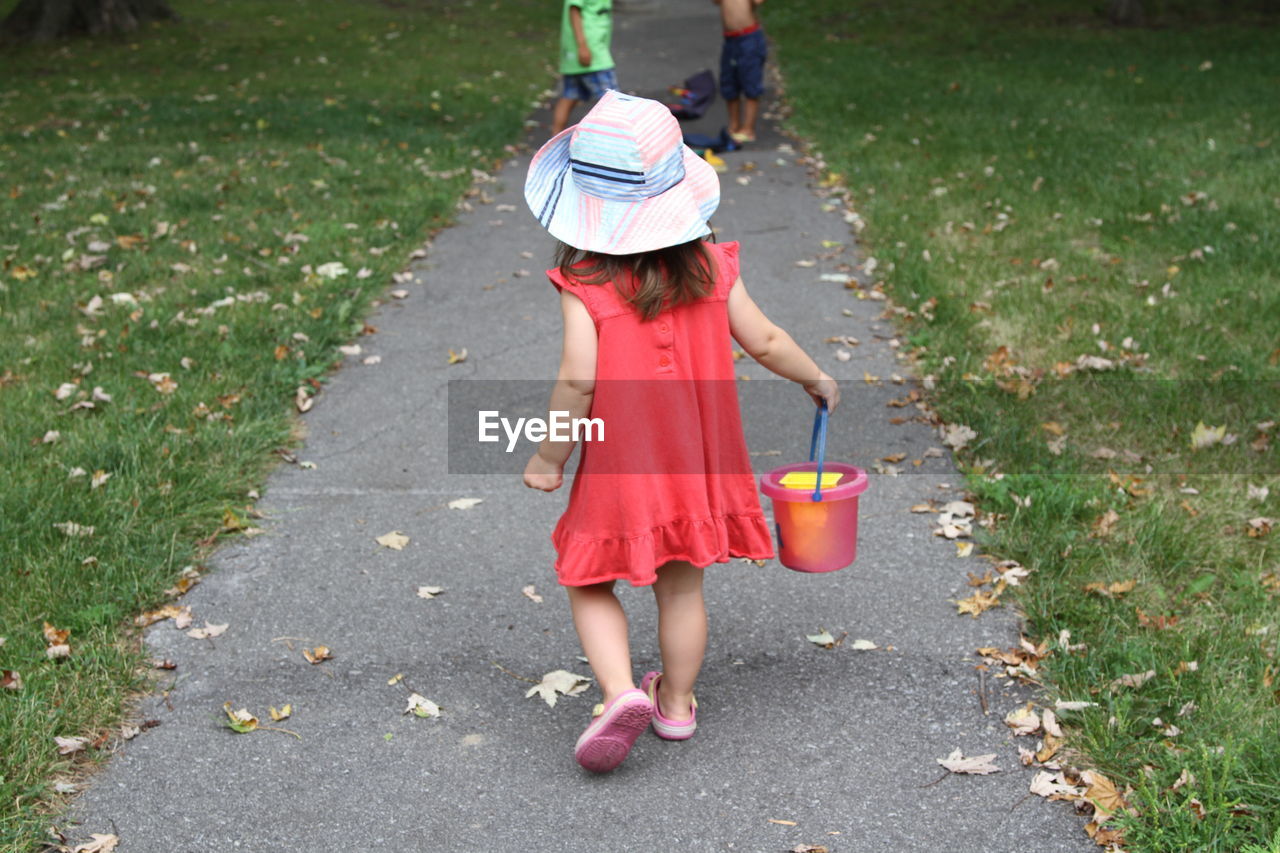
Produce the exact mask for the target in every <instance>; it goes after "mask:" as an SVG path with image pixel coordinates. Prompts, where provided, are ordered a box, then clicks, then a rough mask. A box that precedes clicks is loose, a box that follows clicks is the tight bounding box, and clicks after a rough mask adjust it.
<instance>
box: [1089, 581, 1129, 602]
mask: <svg viewBox="0 0 1280 853" xmlns="http://www.w3.org/2000/svg"><path fill="white" fill-rule="evenodd" d="M1137 585H1138V582H1137V581H1136V580H1134V579H1133V578H1130V579H1129V580H1127V581H1114V582H1112V583H1108V584H1104V583H1099V582H1094V583H1088V584H1085V585H1084V591H1085V592H1092V593H1094V594H1096V595H1101V596H1102V597H1103V598H1119V597H1120V596H1122V595H1124V594H1125V593H1126V592H1131V591H1132V590H1133V588H1134V587H1135V586H1137Z"/></svg>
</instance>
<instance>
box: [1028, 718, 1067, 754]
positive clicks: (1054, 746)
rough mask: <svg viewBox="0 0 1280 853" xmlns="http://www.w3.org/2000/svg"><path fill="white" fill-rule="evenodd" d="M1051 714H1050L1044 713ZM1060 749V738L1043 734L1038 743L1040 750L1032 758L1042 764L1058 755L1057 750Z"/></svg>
mask: <svg viewBox="0 0 1280 853" xmlns="http://www.w3.org/2000/svg"><path fill="white" fill-rule="evenodd" d="M1046 713H1051V712H1046ZM1061 748H1062V738H1060V737H1057V736H1055V735H1051V734H1047V733H1046V734H1045V736H1044V740H1042V741H1041V742H1040V749H1039V750H1037V752H1036V754H1035V756H1034V758H1035V760H1036V761H1038V762H1040V763H1041V764H1044V763H1045V762H1046V761H1049V760H1050V759H1052V758H1053V757H1054V756H1055V755H1057V754H1058V750H1059V749H1061Z"/></svg>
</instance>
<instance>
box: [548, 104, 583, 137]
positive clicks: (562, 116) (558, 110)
mask: <svg viewBox="0 0 1280 853" xmlns="http://www.w3.org/2000/svg"><path fill="white" fill-rule="evenodd" d="M577 105H578V102H577V100H575V99H573V98H560V99H558V100H557V101H556V105H555V107H554V108H553V109H552V110H551V135H552V136H555V135H556V134H557V133H559V132H560V131H562V130H564V129H565V128H566V127H568V126H569V116H571V115H572V114H573V108H574V107H576V106H577Z"/></svg>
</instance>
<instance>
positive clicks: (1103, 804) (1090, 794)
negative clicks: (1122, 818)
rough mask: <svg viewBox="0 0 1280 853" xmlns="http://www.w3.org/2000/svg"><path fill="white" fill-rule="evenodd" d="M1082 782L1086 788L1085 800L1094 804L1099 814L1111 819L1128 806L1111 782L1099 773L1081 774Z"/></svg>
mask: <svg viewBox="0 0 1280 853" xmlns="http://www.w3.org/2000/svg"><path fill="white" fill-rule="evenodd" d="M1080 781H1081V782H1083V783H1084V784H1085V786H1086V790H1085V795H1084V796H1085V799H1087V800H1088V801H1089V802H1091V803H1093V807H1094V808H1095V809H1096V810H1097V812H1098V813H1099V814H1101V815H1105V816H1107V817H1110V816H1111V815H1113V814H1115V813H1116V812H1118V811H1120V810H1122V809H1124V808H1125V807H1126V806H1127V805H1128V804H1127V803H1126V802H1125V801H1124V797H1123V796H1121V795H1120V792H1119V791H1117V790H1116V786H1115V785H1114V784H1112V782H1111V780H1110V779H1108V778H1107V777H1106V776H1103V775H1102V774H1101V773H1099V772H1098V771H1096V770H1086V771H1084V772H1083V773H1081V774H1080Z"/></svg>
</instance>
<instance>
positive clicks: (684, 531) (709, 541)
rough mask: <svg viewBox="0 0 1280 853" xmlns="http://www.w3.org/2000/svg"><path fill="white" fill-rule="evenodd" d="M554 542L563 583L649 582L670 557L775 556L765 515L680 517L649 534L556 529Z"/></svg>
mask: <svg viewBox="0 0 1280 853" xmlns="http://www.w3.org/2000/svg"><path fill="white" fill-rule="evenodd" d="M551 541H552V544H554V545H555V548H556V553H557V554H558V557H557V559H556V576H557V577H558V578H559V581H560V583H561V584H563V585H564V586H586V585H588V584H593V583H605V582H606V581H612V580H625V581H629V582H630V583H631V585H632V586H650V585H652V584H653V582H654V581H656V580H657V579H658V571H657V570H658V568H659V567H660V566H662V565H663V564H664V563H669V562H671V561H672V560H686V561H688V562H690V563H692V564H693V565H695V566H697V567H699V568H706V567H707V566H709V565H711V564H712V563H727V562H729V560H730V559H732V558H734V557H747V558H749V559H752V560H767V559H770V558H772V557H773V556H774V552H773V537H772V535H771V533H770V532H769V523H768V522H767V521H766V520H765V518H764V516H763V515H729V516H722V517H716V518H706V519H701V520H695V519H676V520H674V521H670V522H668V523H667V524H664V525H661V526H659V527H655V528H653V529H651V530H650V531H649V532H648V533H641V534H639V535H637V536H632V537H627V538H614V539H586V538H579V537H576V536H574V535H573V534H572V533H569V532H566V531H562V530H556V531H555V532H554V533H552V535H551Z"/></svg>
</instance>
